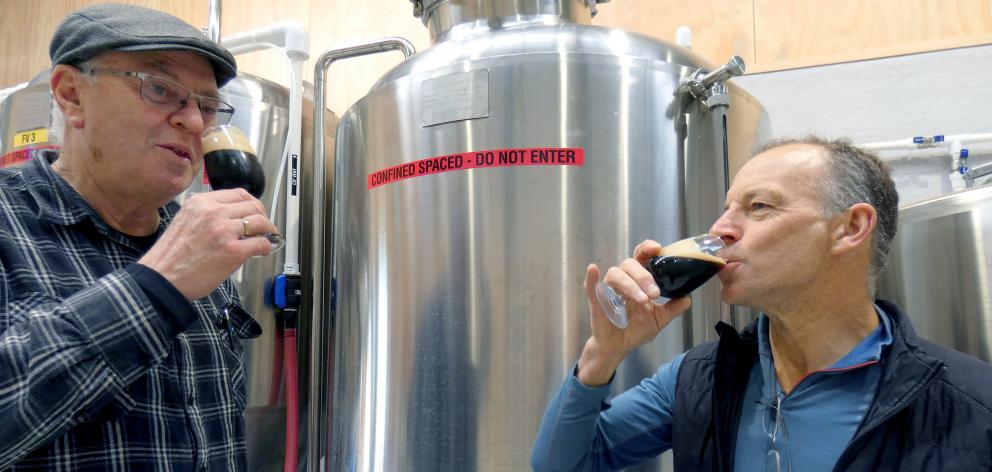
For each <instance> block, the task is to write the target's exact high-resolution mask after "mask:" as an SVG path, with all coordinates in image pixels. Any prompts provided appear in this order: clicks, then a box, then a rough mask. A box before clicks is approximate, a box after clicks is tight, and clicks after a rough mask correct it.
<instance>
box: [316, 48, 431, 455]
mask: <svg viewBox="0 0 992 472" xmlns="http://www.w3.org/2000/svg"><path fill="white" fill-rule="evenodd" d="M387 51H401V52H402V53H403V55H404V56H405V58H409V57H410V56H412V55H414V54H415V53H416V49H414V47H413V44H412V43H410V41H408V40H406V39H404V38H399V37H390V38H382V39H379V40H375V41H371V42H368V43H364V44H358V45H355V46H349V47H344V48H339V49H331V50H328V51H326V52H324V53H323V54H321V55H320V58H319V59H317V62H316V64H315V65H314V80H313V85H314V120H313V150H314V153H313V154H314V162H313V169H314V186H313V214H312V215H311V218H313V227H312V228H313V229H312V234H311V236H312V237H313V240H312V243H311V246H312V247H313V254H312V256H311V264H312V267H313V270H311V271H310V274H311V277H313V280H312V283H311V284H309V285H310V289H311V290H312V294H313V296H312V297H311V302H310V303H311V307H312V310H311V312H310V313H311V316H312V317H313V319H312V320H311V323H310V324H309V325H310V332H309V339H306V340H305V341H304V342H307V343H309V345H310V347H309V352H311V353H320V352H322V351H321V345H322V343H323V342H324V340H323V339H322V336H324V335H325V334H326V333H325V331H324V330H323V329H322V328H323V327H324V326H325V324H324V323H325V321H326V320H325V319H324V318H323V314H322V312H323V310H324V306H325V300H328V299H330V297H329V296H328V294H325V293H324V285H323V283H322V281H321V280H320V278H321V277H323V276H324V274H325V273H327V272H326V271H325V269H324V267H323V265H324V260H325V259H324V244H323V243H324V241H325V238H326V232H325V231H324V228H325V226H326V225H325V222H324V211H323V209H324V201H325V198H326V190H327V185H325V183H326V182H325V180H326V175H327V170H326V166H325V164H326V163H325V159H326V156H325V155H324V109H325V107H326V105H325V102H326V90H325V88H326V87H325V76H326V73H327V69H329V68H330V67H331V64H333V63H334V62H336V61H339V60H342V59H349V58H353V57H360V56H366V55H369V54H378V53H381V52H387ZM332 179H333V177H332ZM330 185H331V186H333V185H334V183H333V180H332V181H331V182H330ZM329 219H330V220H331V222H332V223H333V221H334V204H333V203H332V205H331V212H330V216H329ZM331 257H332V258H333V250H332V251H331ZM328 263H329V267H330V269H331V270H333V269H334V260H333V259H330V260H328ZM320 366H321V363H320V362H316V361H314V362H311V363H310V372H309V377H308V379H309V380H308V381H309V385H308V386H307V389H308V395H309V398H310V399H311V400H310V401H309V402H308V403H307V405H306V410H307V411H306V416H307V428H308V430H307V437H308V438H309V439H308V443H309V444H311V445H312V446H311V447H309V448H307V459H308V461H307V464H308V467H310V468H311V470H312V468H313V467H314V465H313V464H320V463H321V462H322V460H321V459H322V457H321V456H322V446H323V445H324V444H326V443H325V442H324V435H323V434H322V431H323V429H324V422H323V421H322V420H321V418H320V414H321V409H322V408H321V406H322V405H321V403H322V401H323V400H321V398H322V395H323V392H322V391H321V390H322V388H323V387H324V382H322V381H321V380H320V379H321V377H322V376H321V373H320V372H319V370H320Z"/></svg>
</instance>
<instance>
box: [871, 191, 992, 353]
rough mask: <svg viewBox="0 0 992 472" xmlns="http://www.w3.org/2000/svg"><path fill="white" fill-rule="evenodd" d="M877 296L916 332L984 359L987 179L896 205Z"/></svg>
mask: <svg viewBox="0 0 992 472" xmlns="http://www.w3.org/2000/svg"><path fill="white" fill-rule="evenodd" d="M878 296H879V298H883V299H887V300H891V301H893V302H895V303H896V304H898V305H899V306H900V307H902V309H903V310H904V311H905V312H906V314H907V315H908V316H909V319H910V320H911V321H912V323H913V327H914V328H916V332H917V334H919V335H920V336H922V337H924V338H927V339H930V340H932V341H935V342H937V343H940V344H943V345H945V346H949V347H952V348H954V349H957V350H958V351H961V352H964V353H966V354H970V355H972V356H975V357H977V358H979V359H981V360H983V361H985V362H992V186H985V187H980V188H975V189H970V190H964V191H960V192H956V193H951V194H948V195H944V196H941V197H937V198H933V199H931V200H926V201H923V202H919V203H915V204H912V205H909V206H906V207H904V208H901V209H900V210H899V227H898V230H897V232H896V237H895V239H894V240H893V243H892V249H891V250H890V252H889V262H888V265H887V266H886V267H885V270H884V271H883V272H882V274H881V276H880V277H879V283H878Z"/></svg>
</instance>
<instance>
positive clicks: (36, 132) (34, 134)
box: [10, 128, 48, 149]
mask: <svg viewBox="0 0 992 472" xmlns="http://www.w3.org/2000/svg"><path fill="white" fill-rule="evenodd" d="M10 142H11V144H13V145H14V149H17V148H19V147H24V146H29V145H32V144H41V143H47V142H48V129H46V128H38V129H29V130H27V131H21V132H20V133H15V134H14V139H12V140H11V141H10Z"/></svg>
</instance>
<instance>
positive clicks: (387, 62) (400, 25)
mask: <svg viewBox="0 0 992 472" xmlns="http://www.w3.org/2000/svg"><path fill="white" fill-rule="evenodd" d="M312 2H313V3H312V5H314V6H313V7H312V14H311V15H310V23H309V28H308V29H309V31H310V57H311V60H310V62H309V63H308V65H307V70H308V72H307V81H309V82H313V67H314V62H315V61H316V60H317V58H318V57H319V56H320V55H321V54H322V53H324V52H325V51H327V50H328V49H331V48H340V47H343V46H349V45H354V44H358V43H363V42H367V41H371V40H374V39H379V38H383V37H387V36H401V37H404V38H406V39H408V40H410V41H411V42H412V43H413V45H414V46H415V47H416V48H417V51H422V50H424V49H426V48H427V47H428V46H429V43H430V37H429V35H428V33H427V27H426V26H424V25H423V23H421V21H420V19H419V18H414V16H413V4H412V3H410V2H409V0H360V1H357V2H356V1H351V0H349V1H342V0H336V1H326V0H324V1H320V0H312ZM316 5H319V7H317V6H316ZM402 61H403V55H402V54H401V53H399V52H395V51H391V52H388V53H382V54H376V55H373V56H366V57H359V58H353V59H348V60H344V61H340V62H337V63H335V64H333V65H332V66H331V68H330V69H329V70H328V73H327V85H328V88H327V91H328V101H327V103H328V105H329V107H330V109H331V110H332V111H334V112H335V113H336V114H338V115H339V116H340V115H342V114H343V113H344V112H345V110H347V108H348V107H350V106H351V105H352V104H353V103H354V102H355V101H357V100H358V99H360V98H361V97H363V96H364V95H365V94H366V93H367V92H368V90H369V88H370V87H371V86H372V84H373V83H375V81H376V80H378V78H379V77H381V76H382V75H383V74H385V73H386V72H388V71H389V70H390V69H392V68H393V67H395V66H396V65H397V64H399V63H400V62H402Z"/></svg>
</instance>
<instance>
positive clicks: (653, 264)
mask: <svg viewBox="0 0 992 472" xmlns="http://www.w3.org/2000/svg"><path fill="white" fill-rule="evenodd" d="M723 247H724V244H723V240H722V239H720V237H719V236H717V235H715V234H701V235H698V236H693V237H690V238H686V239H683V240H681V241H676V242H674V243H672V244H669V245H668V246H665V247H664V248H662V250H661V255H660V256H655V257H652V258H651V259H649V260H648V263H647V266H646V268H647V269H648V272H650V273H651V275H652V276H653V277H654V281H655V283H656V284H658V288H660V289H661V296H663V297H665V298H679V297H684V296H686V295H688V294H689V292H691V291H693V290H695V289H696V288H698V287H699V286H700V285H702V284H703V282H706V281H707V280H709V279H710V278H711V277H713V276H714V275H716V273H717V272H720V269H723V267H724V266H725V265H726V264H727V261H725V260H723V259H721V258H719V257H717V256H716V252H717V251H719V250H720V249H723ZM596 300H597V301H598V302H599V306H600V308H602V309H603V313H605V314H606V317H607V318H609V319H610V321H612V322H613V324H614V325H616V327H618V328H620V329H624V328H626V327H627V324H628V323H629V320H628V319H627V308H626V307H625V306H624V303H625V300H624V299H623V297H622V296H620V294H618V293H617V292H616V291H615V290H613V287H610V286H609V285H606V284H605V283H603V282H599V283H598V284H596Z"/></svg>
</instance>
